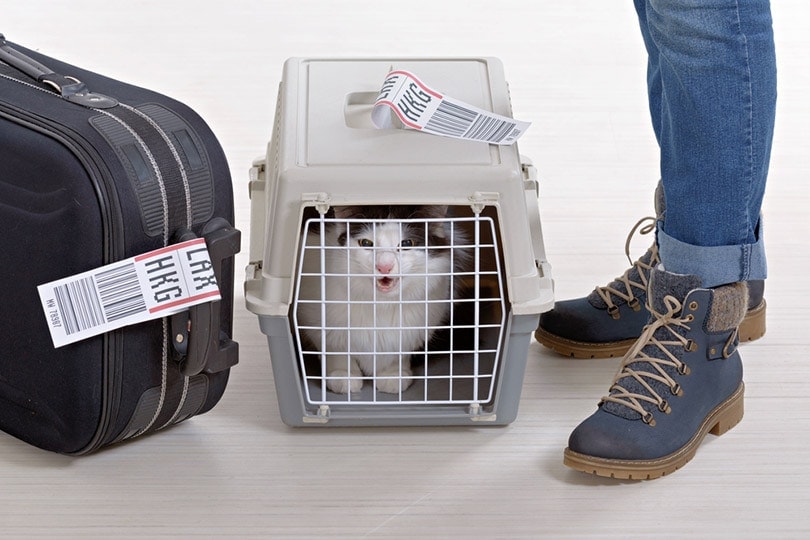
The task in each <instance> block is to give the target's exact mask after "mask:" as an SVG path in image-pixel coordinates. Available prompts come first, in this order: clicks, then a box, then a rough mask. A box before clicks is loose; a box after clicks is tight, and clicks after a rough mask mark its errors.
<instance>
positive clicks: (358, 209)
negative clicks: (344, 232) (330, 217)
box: [332, 206, 363, 219]
mask: <svg viewBox="0 0 810 540" xmlns="http://www.w3.org/2000/svg"><path fill="white" fill-rule="evenodd" d="M332 209H333V210H334V212H335V218H336V219H355V218H360V217H362V216H363V207H362V206H333V207H332Z"/></svg>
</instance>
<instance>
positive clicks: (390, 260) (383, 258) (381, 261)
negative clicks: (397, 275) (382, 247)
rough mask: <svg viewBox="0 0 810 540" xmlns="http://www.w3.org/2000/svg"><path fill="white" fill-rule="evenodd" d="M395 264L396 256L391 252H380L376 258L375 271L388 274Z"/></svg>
mask: <svg viewBox="0 0 810 540" xmlns="http://www.w3.org/2000/svg"><path fill="white" fill-rule="evenodd" d="M395 265H396V258H395V257H394V255H393V254H392V253H382V254H380V256H379V257H378V258H377V272H379V273H380V274H384V275H386V274H390V273H391V272H392V271H393V270H394V266H395Z"/></svg>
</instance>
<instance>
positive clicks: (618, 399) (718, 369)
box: [564, 269, 748, 480]
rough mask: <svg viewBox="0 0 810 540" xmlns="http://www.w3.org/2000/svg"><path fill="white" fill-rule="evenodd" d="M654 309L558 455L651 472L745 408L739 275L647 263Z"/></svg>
mask: <svg viewBox="0 0 810 540" xmlns="http://www.w3.org/2000/svg"><path fill="white" fill-rule="evenodd" d="M649 294H650V298H649V300H650V306H648V308H650V307H651V312H652V314H653V316H652V317H651V319H650V323H649V324H648V325H647V326H646V327H645V328H644V330H643V333H642V335H641V336H640V337H639V339H638V340H637V341H636V343H635V344H634V345H633V347H632V348H631V350H630V351H628V353H627V355H626V356H625V358H624V360H623V361H622V365H621V367H620V369H619V372H618V374H617V375H616V377H615V379H614V381H613V384H612V386H611V388H610V391H609V394H608V395H607V396H605V397H603V398H602V400H601V401H600V403H599V408H598V409H597V411H596V412H595V413H594V414H593V415H591V416H590V417H589V418H587V419H586V420H585V421H584V422H582V423H581V424H580V425H579V426H578V427H577V428H576V429H575V430H574V431H573V433H571V436H570V438H569V441H568V448H566V449H565V455H564V463H565V465H567V466H569V467H571V468H574V469H577V470H580V471H584V472H587V473H593V474H596V475H598V476H606V477H613V478H624V479H637V480H644V479H652V478H658V477H660V476H663V475H666V474H670V473H672V472H674V471H676V470H677V469H679V468H681V467H683V466H684V465H685V464H686V463H687V462H688V461H689V460H691V459H692V457H693V456H694V455H695V452H696V450H697V448H698V446H699V445H700V443H701V442H702V441H703V439H704V437H705V436H706V434H707V433H712V434H714V435H722V434H723V433H725V432H726V431H728V430H729V429H731V428H732V427H734V426H735V425H736V424H737V423H738V422H739V421H740V420H741V419H742V416H743V392H744V385H743V381H742V373H743V370H742V362H741V360H740V355H739V352H738V351H737V345H738V343H739V339H738V333H737V328H738V326H739V324H740V322H741V321H742V320H743V317H744V316H745V313H746V311H747V306H748V291H747V286H746V284H745V283H734V284H731V285H724V286H721V287H716V288H714V289H702V288H700V280H699V278H697V277H696V276H684V275H678V274H672V273H669V272H665V271H663V270H657V269H656V270H652V271H651V275H650V292H649Z"/></svg>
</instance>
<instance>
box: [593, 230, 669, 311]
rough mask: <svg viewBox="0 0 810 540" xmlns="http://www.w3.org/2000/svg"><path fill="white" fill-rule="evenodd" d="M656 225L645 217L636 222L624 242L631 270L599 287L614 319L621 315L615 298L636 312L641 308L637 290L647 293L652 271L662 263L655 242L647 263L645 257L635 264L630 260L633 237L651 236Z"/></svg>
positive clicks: (598, 292)
mask: <svg viewBox="0 0 810 540" xmlns="http://www.w3.org/2000/svg"><path fill="white" fill-rule="evenodd" d="M655 223H656V219H655V218H654V217H644V218H641V219H640V220H638V222H636V224H635V225H634V226H633V228H632V229H631V230H630V234H628V235H627V239H626V240H625V242H624V254H625V255H626V256H627V260H628V261H629V262H630V268H628V269H627V270H626V271H625V272H624V274H622V275H621V276H620V277H617V278H616V279H615V280H613V281H612V282H610V283H609V284H607V285H605V286H602V287H597V288H596V290H595V292H596V294H598V295H599V297H600V298H601V299H602V301H604V302H605V304H607V310H608V313H610V314H611V315H612V316H613V317H614V318H618V315H619V307H618V305H617V304H616V303H615V302H614V297H615V298H616V299H619V301H620V303H621V301H624V302H626V303H627V304H628V305H629V306H630V307H632V308H633V309H634V310H636V311H637V310H639V309H640V308H641V305H640V303H639V300H638V298H637V297H636V292H635V290H636V289H638V290H639V291H641V293H642V294H643V293H645V292H646V291H647V282H648V281H649V278H650V271H651V270H652V269H653V268H654V267H655V266H656V265H658V263H659V262H661V260H660V259H659V258H658V246H657V245H656V243H655V242H653V245H652V247H651V248H650V250H649V251H650V257H649V260H648V261H647V262H644V261H643V260H642V258H643V257H641V258H639V259H637V260H636V261H635V262H634V261H633V259H631V258H630V242H631V240H632V239H633V236H634V235H635V234H636V231H638V233H639V234H642V235H644V234H649V233H651V232H652V231H654V230H655ZM634 274H637V275H638V280H635V279H634V278H633V277H632V276H633V275H634Z"/></svg>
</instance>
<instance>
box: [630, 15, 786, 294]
mask: <svg viewBox="0 0 810 540" xmlns="http://www.w3.org/2000/svg"><path fill="white" fill-rule="evenodd" d="M637 3H638V0H637ZM644 14H645V15H646V18H647V27H646V32H647V34H648V36H649V37H648V39H649V40H651V41H652V43H654V45H655V47H656V48H657V49H658V55H659V59H658V61H657V62H656V65H657V72H658V78H659V79H660V82H661V92H660V93H661V99H660V100H659V101H660V120H659V121H658V122H657V123H658V127H657V133H658V139H659V144H660V147H661V179H662V183H663V187H664V200H665V202H666V208H667V210H666V213H665V216H664V218H663V220H662V221H661V222H659V227H658V246H659V251H660V256H661V260H662V261H663V263H664V266H665V268H667V269H668V270H670V271H672V272H676V273H680V274H696V275H700V276H701V278H702V280H703V286H705V287H713V286H716V285H722V284H724V283H732V282H736V281H747V280H752V279H764V278H765V277H766V265H765V252H764V247H763V243H762V230H761V227H760V222H759V216H760V206H761V204H762V197H763V194H764V191H765V180H766V177H767V171H768V162H769V159H770V153H771V152H770V150H771V140H772V137H773V123H774V111H775V100H776V62H775V59H774V46H773V33H772V29H771V28H772V27H771V17H770V6H769V2H768V1H763V0H699V1H698V0H678V1H673V0H649V1H648V3H647V6H646V9H645V12H644ZM652 102H653V98H651V103H652ZM655 124H656V122H655V121H654V125H655Z"/></svg>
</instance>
